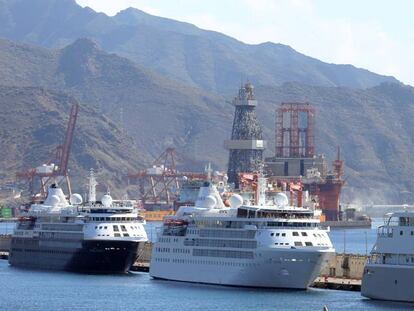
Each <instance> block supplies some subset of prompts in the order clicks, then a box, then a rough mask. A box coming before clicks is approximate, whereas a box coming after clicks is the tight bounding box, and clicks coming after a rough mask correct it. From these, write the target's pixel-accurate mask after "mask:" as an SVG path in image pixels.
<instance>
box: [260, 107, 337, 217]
mask: <svg viewBox="0 0 414 311" xmlns="http://www.w3.org/2000/svg"><path fill="white" fill-rule="evenodd" d="M314 123H315V109H314V107H313V106H312V105H311V104H309V103H282V104H281V105H280V106H279V107H278V108H277V109H276V133H275V136H276V139H275V141H276V148H275V156H274V157H270V158H266V159H265V167H266V174H267V176H268V177H270V178H271V179H272V180H274V181H277V182H281V181H282V182H287V183H290V182H300V183H301V184H302V187H303V190H304V191H308V193H309V194H310V195H312V196H314V197H315V200H317V203H318V205H319V207H320V208H321V209H322V211H323V213H324V215H325V217H326V220H330V221H336V220H340V218H341V213H340V205H339V197H340V194H341V189H342V186H343V184H344V181H343V179H342V175H343V161H342V160H341V158H340V150H339V148H338V153H337V158H336V160H335V161H333V163H332V169H331V170H329V169H328V164H327V161H326V159H325V157H324V156H323V155H315V136H314Z"/></svg>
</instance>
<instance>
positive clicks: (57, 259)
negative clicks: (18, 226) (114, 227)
mask: <svg viewBox="0 0 414 311" xmlns="http://www.w3.org/2000/svg"><path fill="white" fill-rule="evenodd" d="M14 242H16V241H15V239H13V242H12V245H11V250H10V255H9V263H10V265H12V266H15V267H21V268H31V269H47V270H65V271H73V272H82V273H125V272H127V271H128V270H129V269H130V268H131V266H132V265H133V263H134V262H135V260H136V258H137V256H138V251H139V247H140V243H139V242H133V241H111V240H106V241H98V240H87V241H82V242H81V246H80V245H79V246H80V247H74V248H70V247H63V246H64V243H59V244H60V245H58V246H57V247H50V246H48V247H45V246H42V245H41V244H42V243H39V241H38V240H36V239H31V240H28V239H26V241H24V242H27V243H21V242H20V243H19V242H18V243H14ZM79 244H80V243H79Z"/></svg>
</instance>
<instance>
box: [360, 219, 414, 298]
mask: <svg viewBox="0 0 414 311" xmlns="http://www.w3.org/2000/svg"><path fill="white" fill-rule="evenodd" d="M413 241H414V212H398V213H392V214H388V215H387V218H386V221H385V223H384V225H383V226H380V227H379V228H378V233H377V240H376V243H375V245H374V247H373V248H372V251H371V256H370V258H369V259H368V262H367V264H366V265H365V269H364V275H363V278H362V287H361V294H362V295H363V296H365V297H368V298H372V299H380V300H393V301H405V302H414V287H413V280H414V243H413Z"/></svg>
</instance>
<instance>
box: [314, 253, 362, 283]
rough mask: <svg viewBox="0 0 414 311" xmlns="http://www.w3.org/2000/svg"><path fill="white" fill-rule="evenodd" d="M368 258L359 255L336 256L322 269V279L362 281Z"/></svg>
mask: <svg viewBox="0 0 414 311" xmlns="http://www.w3.org/2000/svg"><path fill="white" fill-rule="evenodd" d="M366 261H367V256H365V255H357V254H336V255H334V256H331V258H330V260H329V262H328V263H327V264H326V265H325V266H324V267H323V268H322V271H321V274H320V275H321V276H322V277H333V278H345V279H354V280H361V279H362V275H363V273H364V267H365V263H366Z"/></svg>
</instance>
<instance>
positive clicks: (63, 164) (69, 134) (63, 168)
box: [59, 103, 79, 176]
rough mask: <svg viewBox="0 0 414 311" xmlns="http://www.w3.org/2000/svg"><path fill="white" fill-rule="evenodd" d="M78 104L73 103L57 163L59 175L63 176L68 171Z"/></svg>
mask: <svg viewBox="0 0 414 311" xmlns="http://www.w3.org/2000/svg"><path fill="white" fill-rule="evenodd" d="M78 111H79V104H78V103H74V104H73V105H72V109H71V111H70V116H69V122H68V127H67V129H66V134H65V141H64V143H63V146H62V154H61V157H60V161H59V164H60V165H59V175H61V176H64V175H66V173H67V170H68V162H69V154H70V149H71V147H72V141H73V133H74V131H75V125H76V120H77V118H78Z"/></svg>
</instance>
